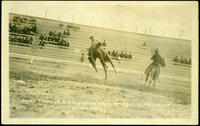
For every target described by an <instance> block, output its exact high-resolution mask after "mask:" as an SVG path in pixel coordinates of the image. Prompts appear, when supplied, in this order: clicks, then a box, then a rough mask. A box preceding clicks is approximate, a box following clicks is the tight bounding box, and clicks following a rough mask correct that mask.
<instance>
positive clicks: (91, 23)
mask: <svg viewBox="0 0 200 126" xmlns="http://www.w3.org/2000/svg"><path fill="white" fill-rule="evenodd" d="M93 18H94V17H93V16H92V19H91V21H90V25H92V20H93Z"/></svg>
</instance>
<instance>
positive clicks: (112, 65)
mask: <svg viewBox="0 0 200 126" xmlns="http://www.w3.org/2000/svg"><path fill="white" fill-rule="evenodd" d="M108 60H109V62H110V64H111V65H112V67H113V69H114V71H115V73H117V71H116V70H115V66H114V64H113V63H112V61H111V60H110V58H109V57H108Z"/></svg>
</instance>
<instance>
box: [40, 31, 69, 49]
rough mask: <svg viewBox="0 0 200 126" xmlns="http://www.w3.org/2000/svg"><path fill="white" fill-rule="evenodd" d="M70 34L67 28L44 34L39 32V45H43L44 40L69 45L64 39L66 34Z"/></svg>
mask: <svg viewBox="0 0 200 126" xmlns="http://www.w3.org/2000/svg"><path fill="white" fill-rule="evenodd" d="M65 35H67V36H69V35H70V31H69V29H67V31H66V30H64V32H63V33H61V32H56V31H54V32H53V31H50V32H49V34H48V35H46V34H42V33H41V34H40V37H39V39H40V45H44V43H45V42H44V41H51V42H56V44H57V45H59V46H66V47H69V42H68V41H67V40H66V39H65V38H66V36H65Z"/></svg>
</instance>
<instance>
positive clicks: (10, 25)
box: [9, 23, 13, 32]
mask: <svg viewBox="0 0 200 126" xmlns="http://www.w3.org/2000/svg"><path fill="white" fill-rule="evenodd" d="M12 27H13V26H12V23H9V32H12V31H13V28H12Z"/></svg>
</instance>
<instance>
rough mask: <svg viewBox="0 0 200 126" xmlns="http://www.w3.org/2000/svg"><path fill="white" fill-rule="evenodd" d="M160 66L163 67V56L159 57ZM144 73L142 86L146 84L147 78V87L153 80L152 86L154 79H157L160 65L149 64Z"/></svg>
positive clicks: (154, 82)
mask: <svg viewBox="0 0 200 126" xmlns="http://www.w3.org/2000/svg"><path fill="white" fill-rule="evenodd" d="M160 63H161V64H160V65H161V67H165V66H166V64H165V60H164V58H162V59H161V62H160ZM145 74H146V78H145V83H144V86H145V84H146V82H147V81H148V80H149V87H150V85H151V83H152V81H153V86H154V87H155V84H156V81H157V80H158V77H159V74H160V67H159V66H157V65H153V64H151V65H150V69H149V70H148V71H145Z"/></svg>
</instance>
